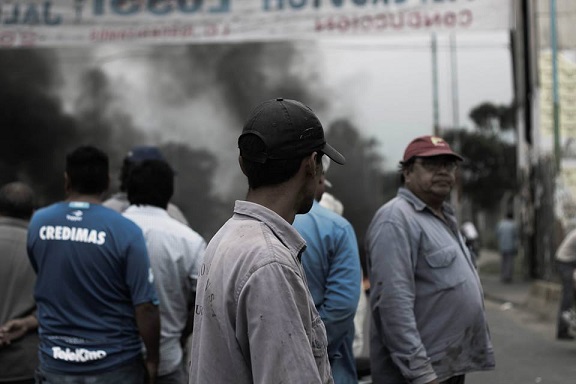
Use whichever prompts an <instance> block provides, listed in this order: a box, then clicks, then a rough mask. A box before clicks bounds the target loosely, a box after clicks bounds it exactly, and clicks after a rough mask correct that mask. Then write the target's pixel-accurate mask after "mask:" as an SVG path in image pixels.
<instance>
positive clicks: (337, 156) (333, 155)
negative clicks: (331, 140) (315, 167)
mask: <svg viewBox="0 0 576 384" xmlns="http://www.w3.org/2000/svg"><path fill="white" fill-rule="evenodd" d="M322 152H323V153H324V154H325V155H326V156H328V157H329V158H330V159H332V161H334V162H336V163H338V164H340V165H344V164H346V158H345V157H344V156H342V154H341V153H340V152H338V151H337V150H335V149H334V147H332V146H331V145H330V144H328V143H326V144H324V148H322Z"/></svg>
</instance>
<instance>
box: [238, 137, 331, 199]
mask: <svg viewBox="0 0 576 384" xmlns="http://www.w3.org/2000/svg"><path fill="white" fill-rule="evenodd" d="M238 146H239V147H240V152H242V151H243V150H244V149H246V148H250V151H253V152H259V151H263V152H265V151H266V144H265V143H264V141H263V140H262V139H261V138H260V137H258V136H257V135H255V134H244V135H242V136H241V137H240V139H239V140H238ZM318 153H319V155H320V156H318V158H317V159H316V160H317V163H319V164H321V163H322V152H318ZM309 155H310V154H308V155H306V156H309ZM306 156H303V157H297V158H292V159H279V160H272V159H268V160H267V161H266V162H265V163H261V162H256V161H251V160H248V159H246V158H244V157H242V165H243V170H244V174H245V175H246V177H247V178H248V186H249V187H250V188H251V189H256V188H260V187H264V186H271V185H277V184H281V183H283V182H285V181H287V180H290V178H292V177H293V176H294V175H295V174H296V173H297V172H298V169H299V168H300V164H301V163H302V159H304V157H306Z"/></svg>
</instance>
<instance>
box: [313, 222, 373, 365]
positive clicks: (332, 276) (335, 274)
mask: <svg viewBox="0 0 576 384" xmlns="http://www.w3.org/2000/svg"><path fill="white" fill-rule="evenodd" d="M335 234H336V237H335V238H334V239H333V240H334V244H333V245H332V248H333V251H334V254H333V255H332V257H331V259H330V270H329V274H328V276H327V278H326V286H325V289H324V301H323V302H322V303H321V305H320V307H319V308H318V312H319V313H320V317H321V318H322V320H323V321H324V325H325V326H326V333H327V335H328V355H329V356H330V358H331V359H332V358H333V357H334V355H335V354H336V353H337V352H338V351H339V349H340V346H341V345H342V343H343V342H344V339H345V337H346V335H347V333H348V331H349V330H350V325H351V323H353V319H354V316H355V315H356V310H357V308H358V300H359V299H360V291H361V287H360V285H361V280H362V277H361V276H362V274H361V267H360V255H359V253H358V243H357V241H356V235H355V234H354V230H353V229H352V227H351V226H347V227H344V228H338V230H337V232H336V233H335Z"/></svg>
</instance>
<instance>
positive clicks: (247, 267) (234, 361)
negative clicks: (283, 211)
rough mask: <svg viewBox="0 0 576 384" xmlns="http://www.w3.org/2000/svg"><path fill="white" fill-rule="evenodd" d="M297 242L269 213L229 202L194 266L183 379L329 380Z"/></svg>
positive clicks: (259, 383)
mask: <svg viewBox="0 0 576 384" xmlns="http://www.w3.org/2000/svg"><path fill="white" fill-rule="evenodd" d="M304 248H305V243H304V240H303V239H302V237H300V235H299V234H298V232H296V230H295V229H294V228H293V227H292V226H291V225H290V224H289V223H288V222H286V221H285V220H284V219H282V218H281V217H280V216H278V215H277V214H276V213H275V212H273V211H271V210H269V209H267V208H265V207H263V206H261V205H258V204H254V203H250V202H247V201H236V204H235V207H234V215H233V216H232V218H230V219H229V220H228V221H227V222H226V223H225V224H224V226H223V227H222V228H221V229H220V230H219V231H218V233H217V234H216V235H215V236H214V237H213V238H212V240H211V241H210V243H209V244H208V247H207V248H206V254H205V259H204V264H203V266H202V267H201V269H200V277H199V280H198V289H197V294H196V310H195V317H194V331H193V332H192V352H191V356H194V358H193V359H192V362H191V365H190V383H198V384H204V383H218V384H228V383H230V384H249V383H255V384H270V383H283V384H303V383H306V384H312V383H333V380H332V376H331V374H330V365H329V362H328V354H327V350H326V345H327V340H326V330H325V328H324V324H323V323H322V320H321V319H320V316H319V314H318V312H317V311H316V308H315V307H314V302H313V301H312V297H311V295H310V293H309V291H308V287H307V286H306V281H305V279H304V271H303V269H302V265H301V264H300V260H299V257H300V254H301V253H302V251H303V250H304Z"/></svg>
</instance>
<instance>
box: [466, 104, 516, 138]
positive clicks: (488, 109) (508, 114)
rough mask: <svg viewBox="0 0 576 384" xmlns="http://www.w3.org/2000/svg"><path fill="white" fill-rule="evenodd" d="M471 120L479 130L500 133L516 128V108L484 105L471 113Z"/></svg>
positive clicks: (475, 108)
mask: <svg viewBox="0 0 576 384" xmlns="http://www.w3.org/2000/svg"><path fill="white" fill-rule="evenodd" d="M469 116H470V119H472V121H473V122H474V124H475V126H476V128H477V129H479V130H481V131H484V132H492V133H498V132H499V131H509V130H513V129H515V127H516V107H515V105H514V103H512V104H511V105H509V106H508V105H494V104H492V103H488V102H486V103H482V104H480V105H478V106H477V107H474V108H472V110H471V111H470V114H469Z"/></svg>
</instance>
